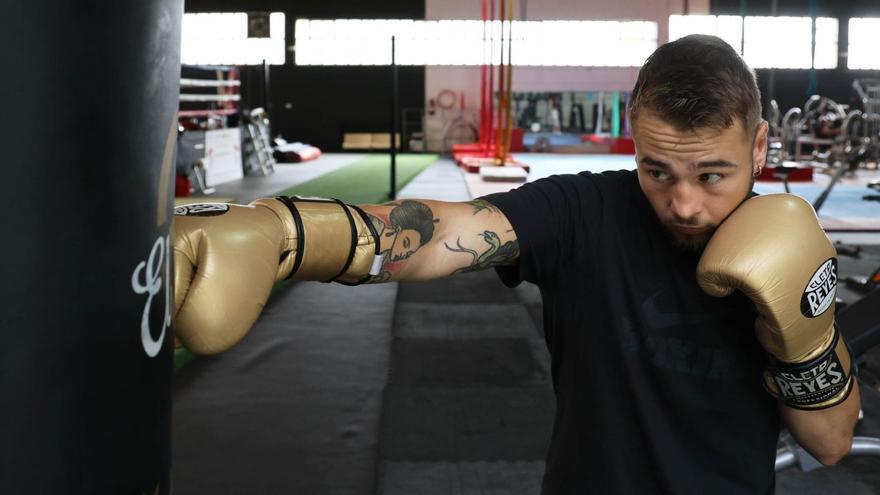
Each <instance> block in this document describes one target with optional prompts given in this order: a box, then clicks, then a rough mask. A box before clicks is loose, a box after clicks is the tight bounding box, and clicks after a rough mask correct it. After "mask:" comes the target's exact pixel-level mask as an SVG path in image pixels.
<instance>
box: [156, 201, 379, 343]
mask: <svg viewBox="0 0 880 495" xmlns="http://www.w3.org/2000/svg"><path fill="white" fill-rule="evenodd" d="M173 231H174V233H173V246H174V320H173V326H174V332H175V335H176V337H177V339H178V340H179V341H180V342H181V343H182V344H183V345H184V346H185V347H186V348H187V349H189V350H191V351H192V352H195V353H198V354H214V353H218V352H222V351H224V350H226V349H229V348H230V347H232V346H234V345H235V344H237V343H238V342H239V341H240V340H241V339H242V338H244V336H245V335H247V332H248V331H250V329H251V327H252V326H253V324H254V322H255V321H256V319H257V317H258V316H259V315H260V312H262V310H263V306H264V305H265V304H266V300H267V299H268V298H269V293H270V291H271V290H272V285H273V283H274V282H276V281H279V280H283V279H285V278H290V277H294V278H297V279H301V280H320V281H326V282H330V281H337V282H341V283H346V284H357V283H360V282H363V281H365V280H366V279H367V278H369V276H370V275H373V274H376V273H378V271H379V269H380V268H381V260H382V258H381V256H379V254H378V253H379V236H378V233H377V232H376V230H375V228H374V226H373V224H372V223H371V222H370V221H369V218H368V217H367V215H366V214H365V213H364V212H363V210H361V209H360V208H358V207H356V206H350V205H346V204H344V203H342V202H340V201H337V200H332V199H323V198H299V197H279V198H273V199H258V200H256V201H254V202H253V203H251V204H250V205H248V206H242V205H231V204H229V205H228V204H211V203H209V204H194V205H185V206H180V207H177V208H175V209H174V226H173ZM377 265H378V266H377Z"/></svg>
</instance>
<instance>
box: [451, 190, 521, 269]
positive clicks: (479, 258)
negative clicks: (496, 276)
mask: <svg viewBox="0 0 880 495" xmlns="http://www.w3.org/2000/svg"><path fill="white" fill-rule="evenodd" d="M492 208H494V206H493V207H492ZM475 214H476V213H475ZM509 232H511V231H508V233H509ZM478 235H479V236H480V237H482V238H483V241H484V242H485V243H486V244H487V245H488V247H487V248H486V249H485V250H484V251H483V252H482V253H481V252H479V251H477V250H475V249H468V248H466V247H464V246H462V245H461V237H459V238H458V239H457V240H456V241H455V244H456V245H455V247H453V246H450V245H449V243H444V245H445V246H446V249H448V250H450V251H454V252H456V253H467V254H469V255H470V256H471V261H470V263H468V264H467V265H465V266H462V267H461V268H457V269H456V270H455V271H453V272H452V275H455V274H457V273H465V272H473V271H477V270H484V269H486V268H490V267H493V266H500V265H509V264H512V263H513V262H514V261H515V260H516V259H517V258H518V257H519V243H517V242H516V241H515V240H513V241H507V242H505V243H504V244H502V243H501V238H500V237H499V236H498V234H497V233H495V232H492V231H489V230H484V231H483V232H482V233H481V234H478Z"/></svg>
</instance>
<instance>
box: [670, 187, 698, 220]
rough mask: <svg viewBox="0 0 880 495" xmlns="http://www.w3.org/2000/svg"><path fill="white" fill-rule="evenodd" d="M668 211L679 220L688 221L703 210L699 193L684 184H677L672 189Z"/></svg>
mask: <svg viewBox="0 0 880 495" xmlns="http://www.w3.org/2000/svg"><path fill="white" fill-rule="evenodd" d="M669 209H670V210H672V213H674V214H675V216H676V217H678V218H679V219H681V220H684V221H689V220H690V219H692V218H695V217H697V215H699V214H700V213H701V212H702V210H703V196H702V194H701V192H700V191H699V190H698V189H697V188H695V187H693V186H692V185H690V184H688V183H686V182H679V183H678V184H676V185H675V186H673V188H672V195H671V196H670V201H669Z"/></svg>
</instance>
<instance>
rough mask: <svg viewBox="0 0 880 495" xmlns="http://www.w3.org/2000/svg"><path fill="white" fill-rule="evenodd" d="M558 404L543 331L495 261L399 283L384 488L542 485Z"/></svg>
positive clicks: (457, 493) (431, 491)
mask: <svg viewBox="0 0 880 495" xmlns="http://www.w3.org/2000/svg"><path fill="white" fill-rule="evenodd" d="M554 411H555V403H554V398H553V392H552V388H551V386H550V381H549V360H548V355H547V350H546V347H545V346H544V342H543V337H542V336H541V334H540V331H539V330H538V329H537V328H536V327H535V325H534V322H533V321H532V318H531V316H530V315H529V312H528V311H527V309H526V307H525V306H524V304H523V301H522V300H521V299H520V297H519V296H518V294H517V292H516V291H512V290H510V289H508V288H506V287H504V286H503V285H502V284H501V283H500V282H499V280H498V277H497V276H496V275H495V273H494V272H493V271H491V270H490V271H486V272H478V273H471V274H465V275H459V276H456V277H453V278H451V279H446V280H439V281H433V282H421V283H418V282H413V283H401V284H400V289H399V291H398V304H397V308H396V311H395V318H394V339H393V342H392V351H391V368H390V373H389V381H388V386H387V387H386V389H385V395H384V402H383V408H382V426H381V429H380V436H379V456H380V464H379V488H378V493H380V494H382V495H403V494H426V495H462V494H472V493H473V494H488V493H491V494H537V493H538V492H539V491H540V482H541V476H542V475H543V471H544V461H543V459H544V456H545V455H546V449H547V444H548V441H549V438H550V429H551V427H552V424H553V414H554Z"/></svg>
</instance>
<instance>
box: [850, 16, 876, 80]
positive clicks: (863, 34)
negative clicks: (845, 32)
mask: <svg viewBox="0 0 880 495" xmlns="http://www.w3.org/2000/svg"><path fill="white" fill-rule="evenodd" d="M878 45H880V18H876V17H875V18H868V17H853V18H852V19H850V20H849V45H848V47H847V52H848V53H849V56H848V60H847V63H846V67H847V68H848V69H863V70H880V50H878Z"/></svg>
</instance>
